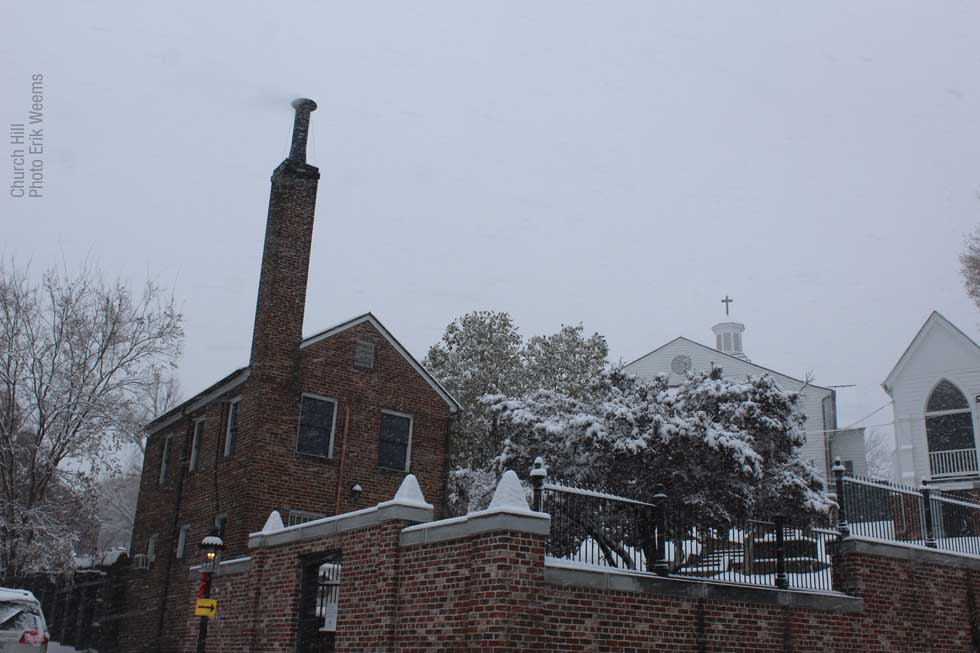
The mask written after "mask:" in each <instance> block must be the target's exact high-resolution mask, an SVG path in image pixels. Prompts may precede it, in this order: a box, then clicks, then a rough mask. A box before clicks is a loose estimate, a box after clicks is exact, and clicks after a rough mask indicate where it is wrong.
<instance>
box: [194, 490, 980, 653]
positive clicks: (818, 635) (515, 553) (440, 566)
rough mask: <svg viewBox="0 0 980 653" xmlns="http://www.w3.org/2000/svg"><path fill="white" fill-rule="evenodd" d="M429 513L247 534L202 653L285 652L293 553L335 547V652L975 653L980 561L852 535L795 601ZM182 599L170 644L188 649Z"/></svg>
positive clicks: (535, 529) (542, 524) (292, 631)
mask: <svg viewBox="0 0 980 653" xmlns="http://www.w3.org/2000/svg"><path fill="white" fill-rule="evenodd" d="M388 503H389V504H391V503H392V502H388ZM427 519H431V511H426V510H425V509H424V508H420V507H412V506H404V505H397V504H396V505H387V506H386V505H385V504H380V505H379V506H378V507H377V508H374V509H368V510H366V511H358V512H356V513H349V514H347V515H340V516H338V517H334V518H330V519H327V520H321V521H320V522H317V523H314V524H313V525H304V526H300V527H293V528H289V529H283V530H282V531H279V532H276V533H269V534H253V536H252V540H251V546H252V548H251V558H250V560H248V561H247V562H237V563H233V564H232V566H233V567H235V569H234V572H235V573H231V571H229V572H225V571H224V569H223V570H222V573H221V574H219V576H218V577H217V578H216V579H215V583H214V596H215V597H216V598H218V599H219V616H218V618H217V619H215V620H214V621H213V622H212V626H211V629H210V633H209V639H208V651H229V652H238V651H263V652H264V651H295V650H296V630H297V614H298V601H299V599H298V597H299V582H300V560H301V558H302V556H305V555H308V554H311V553H322V552H330V551H339V552H340V555H341V559H342V565H343V567H342V568H343V572H342V576H341V591H340V609H339V615H340V616H339V619H338V625H337V628H338V630H337V636H336V650H337V651H338V652H341V653H344V652H350V653H353V652H354V651H371V652H389V651H390V652H392V653H394V652H396V651H397V652H399V653H416V652H420V651H479V652H481V653H483V652H496V651H528V650H534V651H603V652H604V651H610V652H624V653H625V652H627V651H639V650H669V651H692V652H699V653H700V652H708V651H773V650H781V651H848V652H849V653H850V652H852V651H853V652H858V651H976V650H978V639H977V634H976V632H975V624H976V618H977V614H978V611H977V606H976V598H975V597H976V596H977V593H978V592H980V558H975V557H969V556H962V555H955V554H949V553H942V552H937V551H935V550H932V549H926V548H925V547H914V546H905V545H895V544H887V543H882V542H876V541H869V540H862V539H859V538H849V539H848V540H845V541H844V542H843V543H841V544H840V545H839V546H838V547H837V550H836V551H835V554H834V564H835V574H834V583H835V587H837V589H838V590H840V591H839V592H836V593H821V592H803V591H795V590H776V589H768V588H754V587H745V586H735V585H728V584H724V583H714V582H707V581H698V580H691V579H675V578H659V577H655V576H651V575H646V574H638V573H631V572H619V571H610V570H603V569H598V568H592V569H588V568H582V567H573V566H570V565H560V564H558V563H554V562H546V559H545V539H546V533H547V530H548V528H549V525H550V524H549V520H548V518H547V516H546V515H541V514H537V513H531V512H530V511H521V510H519V509H518V510H510V509H502V510H496V511H484V512H483V513H474V514H471V515H468V516H466V517H464V518H456V519H451V520H443V521H439V522H431V521H427ZM413 524H414V525H413ZM183 602H184V603H185V604H186V614H188V618H187V622H186V623H187V627H186V628H185V630H184V632H183V633H182V635H181V636H180V637H179V639H180V645H179V648H178V649H177V650H181V651H193V650H194V644H195V636H196V627H197V621H196V620H195V619H193V618H191V617H190V616H189V615H190V612H191V609H192V608H191V606H192V604H193V597H192V596H188V597H186V598H184V599H183Z"/></svg>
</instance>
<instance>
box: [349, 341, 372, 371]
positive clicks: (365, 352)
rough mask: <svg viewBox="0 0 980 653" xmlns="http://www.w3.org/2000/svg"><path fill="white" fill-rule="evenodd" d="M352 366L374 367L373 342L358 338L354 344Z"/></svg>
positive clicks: (368, 368) (367, 368) (366, 368)
mask: <svg viewBox="0 0 980 653" xmlns="http://www.w3.org/2000/svg"><path fill="white" fill-rule="evenodd" d="M354 367H360V368H361V369H365V370H370V369H374V343H371V342H368V341H366V340H358V341H357V343H356V344H355V345H354Z"/></svg>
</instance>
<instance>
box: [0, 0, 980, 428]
mask: <svg viewBox="0 0 980 653" xmlns="http://www.w3.org/2000/svg"><path fill="white" fill-rule="evenodd" d="M978 30H980V4H978V3H976V2H972V1H966V0H962V1H954V0H948V1H934V2H933V1H931V2H922V0H914V1H908V0H902V1H898V0H876V1H870V0H862V2H858V3H854V2H850V1H847V2H844V1H824V2H819V3H808V4H806V5H804V4H802V3H786V2H783V1H766V2H763V1H758V0H754V1H751V2H739V3H735V2H721V1H718V2H698V3H691V2H689V1H688V2H651V1H649V0H645V1H642V2H626V1H622V2H578V1H569V0H561V1H543V0H541V1H537V2H532V3H528V2H517V1H497V2H482V3H475V2H469V3H460V2H454V1H446V2H411V3H408V2H372V3H353V2H345V3H339V2H329V3H327V2H316V3H313V2H308V3H298V2H294V3H244V2H197V3H182V2H167V3H137V2H101V3H99V2H70V3H69V2H44V3H41V2H34V3H27V2H19V3H6V6H5V8H4V20H3V22H2V24H0V57H2V61H3V65H2V66H0V100H2V102H0V122H2V123H4V132H6V123H11V122H20V121H23V117H24V115H25V114H26V111H27V109H28V105H29V103H30V83H31V74H33V73H42V74H43V75H44V84H45V122H44V128H45V130H46V132H45V134H46V140H47V148H48V154H47V163H46V166H47V180H46V182H47V186H48V188H47V191H46V196H45V197H44V198H42V199H34V200H27V199H20V200H14V199H11V198H10V197H8V196H7V193H6V192H5V193H4V195H5V197H4V198H3V200H2V201H0V207H2V218H3V220H2V223H3V230H2V243H0V251H2V252H3V253H5V254H8V255H9V254H14V255H16V256H17V257H18V258H19V259H20V260H25V259H28V258H30V259H32V260H33V265H34V266H35V268H40V267H43V266H46V265H48V264H50V263H52V262H56V261H59V260H60V259H61V258H64V259H66V260H67V261H68V262H69V263H75V262H78V261H80V260H82V259H84V258H86V257H88V258H91V259H94V260H96V261H98V262H99V263H100V265H101V266H102V268H103V270H104V271H105V272H106V273H107V274H108V275H110V276H113V275H117V274H118V275H121V276H123V277H125V278H127V279H131V280H133V281H134V283H138V282H140V281H141V280H142V279H143V278H145V276H146V275H147V274H153V275H157V276H158V277H160V278H161V279H162V280H163V281H164V282H166V283H168V284H173V286H174V287H175V290H176V294H177V296H178V298H179V299H180V301H181V302H182V304H183V310H184V314H185V316H186V330H187V340H186V355H185V358H184V362H183V365H182V367H181V379H182V382H183V387H184V392H185V394H191V393H194V392H196V391H198V390H199V389H201V388H202V387H203V386H205V385H207V384H209V383H211V382H212V381H214V380H216V379H217V378H218V377H220V376H222V375H224V374H225V373H227V372H228V371H230V369H231V368H233V367H235V366H238V365H242V364H244V363H245V362H247V359H248V351H249V338H250V337H251V329H252V315H253V311H254V305H255V293H256V286H257V279H258V269H259V261H260V256H261V247H262V237H263V233H264V231H263V230H264V223H265V217H266V205H267V201H268V192H269V183H268V178H269V175H270V173H271V171H272V169H273V168H274V167H275V165H276V164H278V162H279V161H280V160H282V158H283V157H284V156H285V155H286V153H287V150H288V145H289V143H288V141H289V134H290V130H291V118H292V110H291V108H290V106H289V101H290V99H291V98H293V97H295V96H297V95H306V96H309V97H312V98H315V99H316V100H317V102H318V103H319V107H320V108H319V110H318V111H317V112H316V113H315V114H313V127H312V136H311V152H310V161H311V162H312V163H314V164H315V165H318V166H319V167H320V170H321V173H322V179H321V182H320V192H319V199H318V206H317V222H316V228H315V232H314V245H313V261H312V268H311V278H310V285H309V293H308V300H307V313H306V332H307V333H310V332H314V331H317V330H319V329H322V328H324V327H326V326H329V325H332V324H334V323H337V322H340V321H343V320H345V319H347V318H349V317H351V316H353V315H357V314H360V313H362V312H364V311H367V310H371V311H374V312H375V313H376V314H377V315H378V316H379V317H380V318H381V319H382V321H384V322H385V323H386V324H387V325H388V326H389V328H391V329H392V331H393V332H394V333H395V334H396V336H397V337H398V338H400V339H401V340H402V342H403V343H405V344H406V346H407V347H408V348H409V349H410V350H411V351H412V352H413V353H415V354H416V355H417V356H419V357H421V356H423V355H424V354H425V351H426V349H427V348H428V346H429V345H430V344H431V343H433V342H434V341H435V340H437V339H438V338H439V336H440V335H441V333H442V331H443V329H444V327H445V325H446V323H447V322H449V321H450V320H451V319H453V318H454V317H456V316H458V315H460V314H463V313H465V312H468V311H471V310H474V309H495V310H505V311H509V312H511V313H512V314H513V316H514V318H515V319H516V321H517V322H518V324H519V325H520V327H521V329H522V331H523V332H524V333H525V334H533V333H542V332H552V331H554V330H556V329H558V328H559V326H560V325H561V324H562V323H576V322H579V321H581V322H583V323H584V325H585V327H586V329H588V330H590V331H599V332H601V333H603V334H605V335H606V336H607V338H608V339H609V343H610V346H611V350H612V354H613V357H614V358H619V357H622V358H624V359H627V360H631V359H633V358H635V357H637V356H639V355H642V354H644V353H646V352H647V351H649V350H650V349H653V348H654V347H656V346H659V345H660V344H662V343H663V342H665V341H666V340H669V339H671V338H673V337H675V336H677V335H686V336H688V337H691V338H693V339H696V340H699V341H702V342H705V343H709V344H710V342H711V332H710V327H711V325H712V324H713V323H714V322H716V321H719V320H720V319H721V318H722V317H723V316H724V312H723V307H722V305H721V303H720V300H721V298H722V297H723V296H724V295H725V294H726V293H728V294H730V295H731V296H733V297H734V298H735V304H734V316H735V317H736V318H737V319H738V320H740V321H743V322H745V323H746V325H747V330H746V333H745V348H746V351H747V353H748V354H749V355H750V356H751V357H752V359H753V360H754V361H756V362H758V363H761V364H763V365H766V366H769V367H773V368H776V369H778V370H780V371H783V372H786V373H789V374H793V375H797V376H799V375H802V374H804V373H805V372H806V371H808V370H812V371H813V373H814V374H815V376H816V381H817V382H818V383H821V384H824V385H828V384H851V383H853V384H857V388H856V389H854V390H844V391H842V392H841V394H840V398H839V403H840V412H841V417H842V420H841V421H842V423H847V422H849V421H850V420H852V419H856V418H857V417H860V416H862V415H864V414H866V413H868V412H871V411H872V410H874V409H875V408H877V407H878V406H880V405H881V404H883V403H884V402H885V401H886V400H887V398H886V396H885V395H884V393H883V392H882V391H881V390H880V387H879V384H880V382H881V381H882V380H883V379H884V377H885V375H886V374H887V373H888V371H889V370H890V368H891V366H892V365H893V364H894V362H895V361H896V360H897V358H898V356H899V355H900V354H901V352H902V351H903V349H904V348H905V346H906V345H907V343H908V342H909V340H911V338H912V337H913V335H914V334H915V332H916V330H917V329H918V328H919V326H920V325H921V324H922V322H923V321H924V320H925V319H926V317H927V316H928V314H929V312H930V311H931V310H933V309H938V310H940V311H941V312H943V313H944V314H945V315H946V316H947V317H948V318H950V319H951V320H952V321H953V322H955V323H956V324H958V325H959V326H960V327H961V328H963V329H964V330H965V331H966V332H967V333H969V334H970V335H971V336H974V337H975V336H977V333H978V328H977V324H978V321H980V313H978V311H977V310H976V309H975V308H974V307H973V306H972V304H970V302H969V301H968V299H967V298H966V296H965V294H964V292H963V290H962V285H961V281H960V277H959V272H958V262H957V254H958V252H959V249H960V245H961V241H962V238H963V235H964V234H965V233H966V232H968V231H969V230H970V229H972V227H973V225H974V224H975V223H977V222H978V221H980V200H978V198H977V192H978V188H980V38H978ZM5 148H6V149H9V146H5ZM7 154H8V152H7V151H5V152H4V157H3V158H4V161H5V163H4V167H5V170H4V177H5V178H9V175H10V166H9V163H8V162H7V160H8V157H7ZM5 190H6V189H5ZM890 419H891V412H890V410H885V411H883V412H882V413H880V414H879V415H878V416H877V417H876V418H873V419H872V420H870V421H869V422H868V423H869V424H874V423H879V422H887V421H890Z"/></svg>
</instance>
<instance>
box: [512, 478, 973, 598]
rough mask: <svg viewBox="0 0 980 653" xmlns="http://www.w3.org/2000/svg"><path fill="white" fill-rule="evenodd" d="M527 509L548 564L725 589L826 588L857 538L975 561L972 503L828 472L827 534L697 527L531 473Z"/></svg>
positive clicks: (769, 523) (684, 516) (695, 522)
mask: <svg viewBox="0 0 980 653" xmlns="http://www.w3.org/2000/svg"><path fill="white" fill-rule="evenodd" d="M531 480H532V487H533V492H534V507H535V510H538V511H543V512H547V513H549V514H550V515H551V534H550V535H549V537H548V541H547V551H546V552H547V555H548V556H549V557H550V558H551V559H552V560H555V561H559V562H563V563H567V564H574V565H588V566H596V567H605V568H615V569H623V570H629V571H641V572H651V573H656V574H660V575H672V576H682V577H691V578H701V579H708V580H717V581H723V582H728V583H740V584H746V585H760V586H769V587H779V588H793V589H807V590H832V589H833V585H832V580H831V578H832V574H831V567H832V562H833V556H832V553H833V549H834V545H835V543H836V542H837V541H838V540H840V539H841V538H845V537H848V536H859V537H864V538H873V539H877V540H883V541H888V542H897V543H903V544H911V545H920V546H926V547H930V548H935V549H941V550H945V551H951V552H956V553H962V554H969V555H975V556H980V501H978V500H977V499H976V498H974V495H973V494H970V493H967V492H950V491H939V490H935V489H932V488H930V487H927V486H923V487H922V488H914V487H911V486H907V485H901V484H897V483H891V482H888V481H880V480H875V479H869V478H861V477H858V476H854V475H851V474H847V473H846V472H845V471H844V467H843V466H842V465H841V464H840V461H837V463H836V464H835V465H834V490H835V498H836V501H837V511H836V515H835V518H834V520H833V521H834V527H833V528H818V527H813V526H812V525H804V524H793V523H790V522H788V521H787V520H785V519H783V518H781V517H779V516H772V517H764V518H760V519H748V520H744V521H742V522H727V523H705V520H704V519H703V518H702V515H699V514H698V513H697V512H696V511H685V510H683V509H682V510H674V511H671V510H668V509H667V507H666V506H667V501H666V499H667V497H666V496H665V495H664V494H663V493H659V494H657V495H655V496H654V497H653V498H652V500H651V502H649V503H647V502H643V501H635V500H633V499H629V498H624V497H621V496H616V495H614V494H610V493H607V492H597V491H595V490H592V489H585V488H579V487H573V486H570V485H568V484H559V483H549V482H546V475H545V472H544V468H543V464H542V462H541V461H540V460H539V461H536V463H535V469H534V470H533V471H532V472H531Z"/></svg>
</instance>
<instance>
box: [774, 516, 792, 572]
mask: <svg viewBox="0 0 980 653" xmlns="http://www.w3.org/2000/svg"><path fill="white" fill-rule="evenodd" d="M775 521H776V587H778V588H779V589H781V590H786V589H789V576H787V575H786V540H785V537H784V533H783V529H784V527H785V525H786V518H785V517H783V516H781V515H780V516H778V517H776V520H775Z"/></svg>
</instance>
